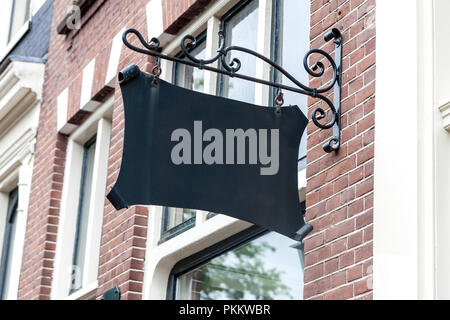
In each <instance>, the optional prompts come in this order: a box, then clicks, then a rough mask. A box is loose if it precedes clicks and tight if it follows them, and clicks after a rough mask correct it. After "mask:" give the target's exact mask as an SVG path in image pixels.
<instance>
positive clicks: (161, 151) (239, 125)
mask: <svg viewBox="0 0 450 320" xmlns="http://www.w3.org/2000/svg"><path fill="white" fill-rule="evenodd" d="M333 32H334V33H333ZM333 32H332V33H330V35H328V37H329V40H331V39H333V38H334V39H337V40H339V39H340V34H339V33H338V31H337V32H336V30H335V29H334V31H333ZM129 33H134V34H135V35H136V36H137V37H138V38H139V39H140V40H141V43H142V44H143V45H144V47H145V48H146V49H147V50H146V49H141V48H137V47H135V46H133V45H131V44H130V43H129V42H128V41H127V39H126V38H127V34H129ZM221 39H222V40H223V38H222V37H221ZM123 40H124V43H125V44H126V45H127V46H128V47H130V48H131V49H133V50H135V51H138V52H141V53H146V54H150V55H155V56H157V57H158V60H159V59H160V58H165V59H169V60H173V61H176V60H177V59H178V58H174V57H167V56H164V55H162V54H160V53H158V52H157V51H155V49H157V47H158V46H159V43H158V41H157V39H152V42H151V43H150V44H148V43H146V42H145V41H144V40H143V38H142V36H141V35H140V34H139V33H138V32H137V31H136V30H134V29H130V30H127V31H126V32H125V34H124V36H123ZM186 41H191V42H190V44H188V45H187V46H186ZM340 41H341V40H339V46H341V44H340ZM195 45H196V42H195V39H194V38H193V37H190V36H187V37H185V38H184V39H183V40H182V43H181V48H182V50H183V51H184V53H185V54H186V56H187V57H188V59H190V61H189V60H187V61H186V60H180V61H176V62H179V63H184V64H188V65H191V66H194V67H201V68H203V69H206V70H210V71H215V72H219V73H222V74H225V75H229V76H234V77H238V78H243V79H246V80H250V81H255V82H261V83H264V84H268V85H272V86H274V87H277V89H278V90H277V97H276V105H277V107H276V108H263V107H261V106H256V105H253V104H249V103H244V102H240V101H236V100H232V99H226V98H223V97H217V96H213V95H207V94H203V93H198V92H194V91H191V90H187V89H184V88H181V87H177V86H175V85H172V84H170V83H168V82H165V81H163V80H160V79H159V74H160V71H161V69H160V66H159V63H158V64H157V65H156V66H155V68H153V71H152V74H149V73H145V72H141V71H140V70H139V68H138V67H137V66H136V65H131V66H129V67H128V68H126V69H124V70H122V71H121V72H120V73H119V83H120V88H121V91H122V97H123V103H124V111H125V135H124V144H123V156H122V164H121V168H120V172H119V176H118V179H117V181H116V184H115V186H114V187H113V188H112V190H111V191H110V193H109V194H108V196H107V197H108V199H109V201H110V202H111V203H112V204H113V205H114V207H115V208H116V209H117V210H120V209H123V208H128V207H129V206H133V205H161V206H169V207H176V208H190V209H199V210H205V211H210V212H216V213H221V214H226V215H229V216H231V217H234V218H237V219H240V220H245V221H248V222H251V223H253V224H256V225H260V226H262V227H265V228H267V229H269V230H273V231H276V232H278V233H280V234H283V235H286V236H288V237H291V238H293V239H298V240H301V239H302V238H303V237H304V236H305V235H306V233H307V232H308V231H310V230H311V228H310V226H309V225H305V222H304V219H303V217H302V215H301V208H300V201H299V195H298V181H297V179H298V178H297V177H298V175H297V167H298V150H299V145H300V138H301V137H302V135H303V132H304V131H305V129H306V126H307V124H308V119H307V118H306V117H305V116H304V115H303V113H302V112H301V111H300V109H299V107H298V106H288V107H282V108H281V106H282V104H283V101H282V100H283V99H282V97H283V96H282V92H281V90H291V91H296V92H299V93H302V94H308V95H311V96H314V97H316V98H318V99H321V100H323V101H324V102H326V103H327V104H328V105H329V106H330V110H331V118H332V120H331V122H329V123H327V124H321V123H320V122H319V120H321V119H323V118H325V117H326V112H325V111H324V110H323V109H321V108H318V109H316V110H314V111H313V121H314V123H316V124H317V125H318V126H319V127H321V128H334V136H333V138H332V139H331V140H330V142H328V143H327V144H326V145H325V146H324V150H325V151H327V152H332V151H333V150H337V149H338V148H339V143H340V130H339V128H337V127H339V126H340V123H339V108H336V102H340V97H336V96H337V95H339V94H340V90H339V94H338V93H336V92H335V104H333V103H332V102H331V101H330V100H328V98H327V97H325V96H324V95H322V94H323V93H324V92H326V91H328V90H330V89H331V88H333V87H335V86H338V85H339V83H340V80H339V79H340V63H339V64H338V65H336V63H335V62H334V60H333V59H332V58H331V56H329V55H328V54H326V53H325V52H323V51H322V50H312V51H311V52H310V53H308V55H307V56H306V57H305V68H306V70H307V71H308V72H309V73H310V74H311V75H313V76H321V75H322V74H323V73H324V71H325V67H324V65H323V63H322V62H318V63H316V64H315V66H313V67H312V68H309V66H308V57H309V55H311V54H313V53H319V54H322V55H323V56H324V57H325V58H326V59H327V60H328V61H330V63H331V66H332V68H333V69H332V70H333V72H334V79H333V81H332V83H331V84H330V85H329V86H328V87H327V88H324V89H322V90H318V89H309V88H308V87H306V86H304V85H302V84H300V83H298V82H296V81H294V83H298V84H299V87H300V88H291V87H287V86H284V85H280V84H274V83H269V82H267V83H266V81H264V80H259V79H253V78H250V77H247V76H244V75H240V74H238V73H237V72H238V71H239V68H240V62H239V61H238V60H237V59H234V60H233V62H232V63H231V64H228V63H227V60H226V59H225V56H226V55H227V54H228V52H229V51H231V50H240V51H245V52H247V53H249V54H253V55H255V56H257V57H259V58H261V59H263V60H264V61H266V62H267V63H269V64H271V65H272V66H273V67H274V68H276V69H278V70H279V71H280V72H282V73H283V74H285V75H286V74H287V72H286V71H285V70H283V69H282V68H281V67H279V66H277V65H276V64H274V63H273V62H272V61H270V60H268V59H266V58H264V57H262V56H260V55H259V54H257V53H255V52H251V51H249V50H247V49H244V48H239V47H228V48H225V47H224V42H223V41H222V44H221V48H220V49H219V51H218V55H217V56H216V57H215V58H213V59H210V60H196V59H195V58H194V57H191V56H190V55H189V52H190V50H189V49H192V48H193V47H195ZM337 46H338V43H337ZM219 59H220V61H221V63H222V67H223V68H220V69H215V68H212V67H209V66H208V64H211V63H212V62H214V61H217V60H219ZM233 65H234V67H233ZM318 68H320V71H319V72H316V70H317V69H318ZM289 77H290V78H292V79H293V77H292V76H290V75H289ZM293 80H295V79H293ZM339 89H340V87H339ZM324 90H325V91H324Z"/></svg>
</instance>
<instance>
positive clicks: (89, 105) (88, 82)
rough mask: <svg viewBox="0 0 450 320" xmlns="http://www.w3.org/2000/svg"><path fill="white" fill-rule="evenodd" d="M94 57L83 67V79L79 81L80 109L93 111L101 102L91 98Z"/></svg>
mask: <svg viewBox="0 0 450 320" xmlns="http://www.w3.org/2000/svg"><path fill="white" fill-rule="evenodd" d="M95 60H96V59H95V58H94V59H92V60H91V62H89V63H88V64H87V66H86V67H85V68H84V69H83V80H82V83H81V97H80V109H81V110H84V111H88V112H93V111H94V110H95V109H96V108H97V107H98V106H99V105H100V104H101V103H100V102H98V101H94V100H92V99H91V97H92V87H93V85H94V70H95Z"/></svg>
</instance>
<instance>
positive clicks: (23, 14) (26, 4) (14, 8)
mask: <svg viewBox="0 0 450 320" xmlns="http://www.w3.org/2000/svg"><path fill="white" fill-rule="evenodd" d="M30 4H31V1H30V0H12V3H11V19H10V22H9V32H8V43H9V42H10V41H11V40H12V38H13V37H14V35H16V33H17V32H18V31H19V29H20V28H21V27H22V26H23V25H24V24H25V22H26V21H27V20H28V19H29V18H30V9H31V8H30Z"/></svg>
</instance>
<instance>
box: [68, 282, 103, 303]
mask: <svg viewBox="0 0 450 320" xmlns="http://www.w3.org/2000/svg"><path fill="white" fill-rule="evenodd" d="M97 289H98V282H97V281H95V282H92V283H91V284H89V285H87V286H86V287H84V288H81V289H80V290H78V291H75V292H74V293H72V294H70V295H69V296H67V297H66V299H65V300H91V299H92V298H94V299H95V298H96V294H97Z"/></svg>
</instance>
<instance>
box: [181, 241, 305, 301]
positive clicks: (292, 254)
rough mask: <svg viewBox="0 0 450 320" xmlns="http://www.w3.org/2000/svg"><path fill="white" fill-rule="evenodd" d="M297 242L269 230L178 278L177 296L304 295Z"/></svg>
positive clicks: (267, 297)
mask: <svg viewBox="0 0 450 320" xmlns="http://www.w3.org/2000/svg"><path fill="white" fill-rule="evenodd" d="M295 245H298V243H297V242H295V241H293V240H291V239H288V238H286V237H284V236H281V235H279V234H277V233H274V232H272V233H268V234H266V235H264V236H262V237H260V238H258V239H255V240H253V241H251V242H248V243H247V244H244V245H242V246H240V247H238V248H237V249H234V250H231V251H228V252H226V253H225V254H222V255H221V256H219V257H216V258H214V259H212V260H211V261H209V262H207V263H205V264H204V265H202V266H199V267H197V268H196V269H194V270H191V271H189V272H188V273H185V274H183V275H181V276H179V277H178V278H177V292H176V298H177V299H190V300H227V299H230V300H273V299H301V298H302V296H303V265H302V264H303V263H302V259H299V256H300V258H302V256H303V255H302V254H301V252H300V254H299V249H298V248H293V246H295Z"/></svg>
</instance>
